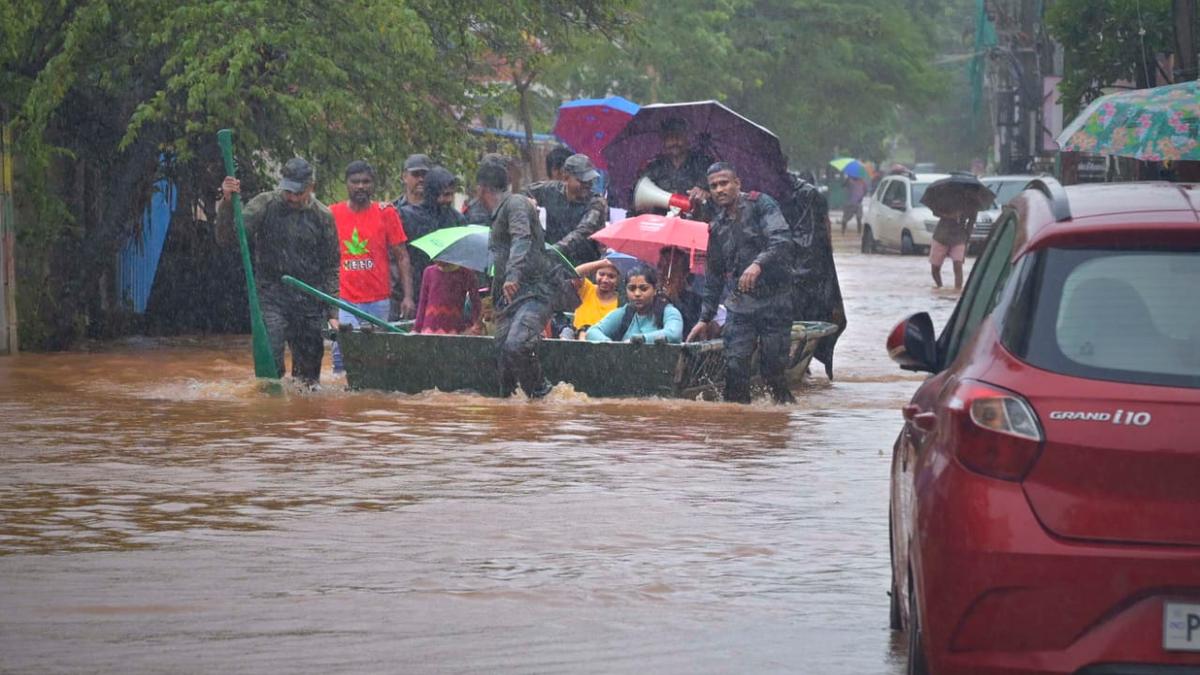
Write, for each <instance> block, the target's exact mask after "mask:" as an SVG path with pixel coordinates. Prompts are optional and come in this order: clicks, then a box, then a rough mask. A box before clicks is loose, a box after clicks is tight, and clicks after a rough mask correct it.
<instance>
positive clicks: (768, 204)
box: [700, 192, 795, 403]
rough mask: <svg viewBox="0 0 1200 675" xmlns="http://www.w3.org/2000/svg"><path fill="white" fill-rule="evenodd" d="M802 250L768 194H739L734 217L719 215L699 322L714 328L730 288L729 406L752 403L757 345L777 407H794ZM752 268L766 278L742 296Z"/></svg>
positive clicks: (727, 333)
mask: <svg viewBox="0 0 1200 675" xmlns="http://www.w3.org/2000/svg"><path fill="white" fill-rule="evenodd" d="M794 251H795V244H794V242H793V238H792V236H791V230H790V228H789V227H788V224H787V221H786V220H784V218H783V214H782V213H781V212H780V210H779V204H777V203H776V202H775V200H774V199H772V198H771V197H769V196H767V195H765V194H761V193H756V192H752V193H749V194H747V193H744V192H743V193H740V194H739V195H738V197H737V205H736V208H735V209H734V215H733V216H730V215H729V214H728V213H727V212H726V211H725V210H724V209H719V210H718V212H717V214H716V217H715V218H714V219H713V221H712V224H711V225H709V228H708V262H707V266H708V267H707V270H706V271H707V277H706V279H705V286H704V307H703V309H702V310H701V316H700V318H701V319H702V320H704V321H712V319H713V317H715V316H716V313H717V304H718V303H719V302H720V300H721V293H722V292H723V291H724V289H725V286H726V285H727V284H728V285H729V287H730V291H729V296H728V297H727V298H726V300H725V309H726V310H727V311H728V318H727V319H726V322H725V326H724V329H723V331H722V333H721V335H722V338H723V339H724V342H725V347H724V354H725V400H726V401H733V402H738V403H749V402H750V358H751V356H753V354H754V348H755V346H756V345H757V346H758V349H759V369H760V371H761V373H762V376H763V380H765V381H766V382H767V384H768V385H769V386H770V387H771V393H772V395H773V396H774V398H775V400H776V401H779V402H786V401H790V400H792V395H791V392H790V391H789V390H788V385H787V378H786V375H785V373H784V371H785V369H786V367H787V355H788V347H789V345H790V342H791V328H792V294H791V290H792V283H793V279H794V269H793V267H794V259H795V253H794ZM751 263H758V265H759V267H761V268H762V273H761V274H760V275H759V277H758V282H757V283H756V284H755V286H754V289H753V290H751V291H750V292H749V293H742V292H741V291H739V290H738V289H737V283H738V278H739V277H741V275H742V273H743V272H745V270H746V268H747V267H749V266H750V265H751Z"/></svg>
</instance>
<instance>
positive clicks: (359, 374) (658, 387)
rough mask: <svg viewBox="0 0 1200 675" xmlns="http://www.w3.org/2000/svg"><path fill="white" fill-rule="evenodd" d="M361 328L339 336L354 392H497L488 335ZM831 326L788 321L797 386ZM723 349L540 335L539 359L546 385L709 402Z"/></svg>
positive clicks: (711, 343) (717, 384)
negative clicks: (416, 332) (570, 338)
mask: <svg viewBox="0 0 1200 675" xmlns="http://www.w3.org/2000/svg"><path fill="white" fill-rule="evenodd" d="M365 328H366V329H365V330H353V331H342V332H339V333H338V335H337V340H338V341H339V342H340V343H341V349H342V359H343V361H344V363H345V368H346V381H347V383H348V384H349V385H350V388H352V389H378V390H382V391H397V392H404V393H410V394H415V393H419V392H422V391H430V390H434V389H437V390H440V391H473V392H476V393H479V394H483V395H485V396H498V395H499V394H500V382H499V378H498V376H497V374H496V350H495V343H494V341H493V339H492V338H491V337H486V336H473V335H428V334H425V335H422V334H401V333H391V332H385V331H381V330H377V329H374V328H373V327H372V326H369V325H367V326H365ZM836 331H837V327H836V326H834V325H833V324H830V323H825V322H821V321H798V322H796V323H795V324H793V325H792V343H791V350H790V353H789V359H788V364H789V365H788V376H789V380H790V381H792V382H793V383H798V382H799V381H800V379H801V378H803V377H804V374H805V372H806V371H807V368H808V364H809V362H810V361H811V360H812V356H813V351H814V350H815V349H816V348H817V343H818V341H819V340H820V338H822V337H825V336H827V335H832V334H833V333H835V332H836ZM721 350H722V344H721V341H720V340H707V341H704V342H695V343H687V344H679V345H668V344H629V343H624V342H602V343H594V342H581V341H578V340H558V339H544V340H542V342H541V346H540V347H539V348H538V358H539V359H540V360H541V363H542V369H543V370H544V371H545V374H546V377H547V378H549V379H550V381H551V382H555V383H558V382H567V383H570V384H571V385H573V386H574V387H575V390H576V391H581V392H583V393H585V394H587V395H588V396H597V397H617V396H658V397H677V398H689V399H696V398H705V399H712V398H716V396H717V395H718V393H719V392H720V391H721V387H722V383H723V380H724V376H725V361H724V358H723V357H722V354H721Z"/></svg>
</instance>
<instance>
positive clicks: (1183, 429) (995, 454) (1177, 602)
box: [887, 178, 1200, 675]
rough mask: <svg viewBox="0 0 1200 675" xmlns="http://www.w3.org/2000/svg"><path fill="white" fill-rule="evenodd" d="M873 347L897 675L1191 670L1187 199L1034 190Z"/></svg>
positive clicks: (1193, 295)
mask: <svg viewBox="0 0 1200 675" xmlns="http://www.w3.org/2000/svg"><path fill="white" fill-rule="evenodd" d="M887 346H888V351H889V353H890V355H891V357H892V358H893V359H894V360H896V361H897V362H898V363H899V364H900V365H901V367H903V368H906V369H910V370H922V371H928V372H930V373H933V375H932V376H931V377H930V378H929V379H927V380H926V381H925V382H924V383H923V384H922V385H921V387H920V389H918V390H917V392H916V394H915V395H914V396H913V398H912V401H911V402H910V404H909V405H907V406H905V408H904V419H905V423H904V428H903V430H902V431H901V432H900V437H899V438H898V439H897V440H896V444H895V448H894V453H893V457H892V482H891V484H892V494H891V505H890V506H891V511H890V521H891V522H890V525H891V538H892V545H891V552H892V590H891V597H892V608H891V621H892V627H893V628H894V629H905V630H907V633H908V643H909V653H908V658H909V672H910V673H926V672H928V673H936V674H938V675H942V674H947V673H970V674H971V675H985V674H996V673H1080V674H1083V675H1118V674H1130V675H1132V674H1137V675H1151V674H1162V675H1168V674H1170V675H1175V674H1178V673H1200V186H1193V185H1181V184H1166V183H1154V184H1150V183H1134V184H1102V185H1090V186H1084V185H1080V186H1072V187H1069V188H1065V189H1064V188H1063V187H1062V186H1061V185H1059V184H1058V183H1057V182H1056V181H1054V180H1053V179H1049V178H1045V179H1039V180H1036V181H1033V182H1031V183H1030V185H1029V187H1028V188H1027V189H1026V190H1025V191H1023V192H1022V193H1021V194H1020V195H1019V196H1018V197H1016V198H1015V199H1014V200H1013V201H1012V203H1011V204H1010V205H1009V206H1008V207H1006V208H1005V209H1004V211H1003V213H1002V214H1001V216H1000V218H999V219H998V220H997V222H996V224H995V226H994V227H993V230H992V233H991V235H990V237H989V239H988V242H987V245H986V247H985V248H984V251H983V253H982V254H981V255H980V258H979V260H978V261H977V262H976V264H975V267H974V269H973V271H972V273H971V278H970V280H969V281H968V283H967V285H966V287H965V289H964V290H963V293H962V297H961V298H960V299H959V301H958V305H957V307H956V308H955V310H954V314H953V316H952V317H951V319H950V321H949V323H948V325H947V326H946V328H945V330H943V331H942V333H941V335H940V336H935V334H934V329H933V324H932V321H931V320H930V318H929V315H928V314H925V313H920V314H915V315H913V316H911V317H909V318H908V319H906V320H905V321H903V322H901V323H900V324H899V325H897V326H896V328H895V330H893V332H892V334H891V335H890V336H889V338H888V342H887Z"/></svg>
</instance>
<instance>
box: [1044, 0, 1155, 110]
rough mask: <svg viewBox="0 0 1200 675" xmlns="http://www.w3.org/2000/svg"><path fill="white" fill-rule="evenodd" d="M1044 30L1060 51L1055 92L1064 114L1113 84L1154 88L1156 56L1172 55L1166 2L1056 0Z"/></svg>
mask: <svg viewBox="0 0 1200 675" xmlns="http://www.w3.org/2000/svg"><path fill="white" fill-rule="evenodd" d="M1046 27H1047V29H1048V30H1049V32H1050V34H1051V35H1053V36H1054V38H1055V39H1056V40H1058V41H1059V42H1060V43H1061V44H1062V46H1063V50H1064V52H1065V56H1066V58H1065V59H1064V61H1065V64H1064V69H1063V71H1064V72H1063V80H1062V82H1061V83H1060V84H1059V91H1060V92H1062V102H1063V108H1064V109H1065V110H1067V111H1068V112H1069V111H1071V110H1074V109H1077V108H1079V107H1081V106H1082V105H1085V104H1087V103H1089V102H1091V101H1092V100H1093V99H1095V98H1097V97H1099V96H1100V95H1101V94H1103V93H1104V89H1105V88H1108V87H1112V86H1113V85H1115V84H1117V83H1118V82H1132V83H1133V85H1134V87H1135V88H1138V89H1143V88H1145V87H1149V86H1153V83H1154V81H1155V75H1156V72H1157V69H1158V65H1157V59H1156V54H1158V53H1160V52H1172V51H1174V44H1175V38H1174V29H1173V25H1172V22H1171V0H1102V1H1096V0H1058V2H1055V3H1054V4H1053V5H1051V6H1050V7H1049V8H1048V9H1047V10H1046Z"/></svg>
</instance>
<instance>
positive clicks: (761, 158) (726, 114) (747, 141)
mask: <svg viewBox="0 0 1200 675" xmlns="http://www.w3.org/2000/svg"><path fill="white" fill-rule="evenodd" d="M673 117H678V118H680V119H682V120H684V121H685V122H686V123H687V134H688V143H689V144H690V145H691V147H693V148H695V149H697V150H700V151H701V152H704V153H707V154H708V155H710V156H711V157H712V158H713V159H714V160H716V161H722V162H729V163H730V164H733V166H734V168H735V169H737V173H738V177H739V178H741V180H742V189H743V190H746V191H751V190H757V191H759V192H765V193H767V194H769V195H771V196H772V197H775V198H777V199H779V198H782V196H783V195H784V194H785V193H786V191H787V190H788V189H790V185H789V184H788V178H787V157H785V156H784V154H783V150H782V149H780V147H779V137H778V136H776V135H775V134H773V133H771V131H770V130H769V129H767V128H766V127H763V126H759V125H758V124H755V123H754V122H752V121H750V120H748V119H746V118H745V117H742V116H741V115H739V114H737V113H736V112H734V111H732V110H730V109H729V108H727V107H725V106H724V105H722V104H720V103H718V102H717V101H696V102H693V103H655V104H653V105H646V106H642V107H641V108H640V109H639V110H638V112H637V114H636V115H634V116H633V120H631V121H630V122H629V124H628V125H627V126H626V127H625V128H624V129H622V130H621V133H620V134H619V135H618V136H617V137H616V138H615V139H613V141H612V142H611V143H609V144H608V145H607V146H606V147H605V148H604V158H605V160H607V161H608V176H609V187H608V198H609V203H610V204H612V205H614V206H619V207H622V208H633V204H631V203H629V202H630V198H631V197H632V195H633V185H634V183H635V182H637V175H638V171H639V170H641V168H642V167H643V166H645V165H646V163H647V162H649V161H650V160H652V159H654V157H655V156H656V155H657V154H658V153H660V152H662V140H661V138H660V136H661V127H662V123H663V121H664V120H667V119H669V118H673Z"/></svg>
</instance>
